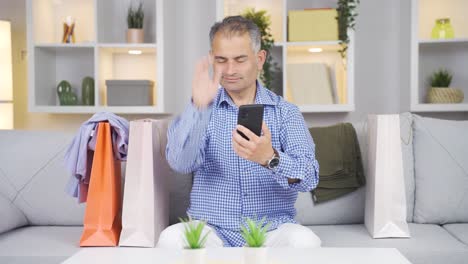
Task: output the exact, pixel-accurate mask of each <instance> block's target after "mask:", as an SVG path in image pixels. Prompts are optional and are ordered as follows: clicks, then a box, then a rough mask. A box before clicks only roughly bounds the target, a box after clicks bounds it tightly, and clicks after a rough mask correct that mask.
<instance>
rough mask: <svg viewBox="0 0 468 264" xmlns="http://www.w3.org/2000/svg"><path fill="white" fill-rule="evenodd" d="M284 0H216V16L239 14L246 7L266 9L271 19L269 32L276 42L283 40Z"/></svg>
mask: <svg viewBox="0 0 468 264" xmlns="http://www.w3.org/2000/svg"><path fill="white" fill-rule="evenodd" d="M285 1H286V0H218V2H217V6H218V10H217V17H218V20H222V18H223V17H226V16H233V15H239V14H241V13H242V12H244V10H245V9H246V8H248V7H255V10H256V11H258V10H267V12H268V14H270V20H271V34H272V36H273V39H274V40H275V41H276V42H282V41H284V40H285V38H284V36H285V29H284V25H285V24H284V23H283V20H282V17H283V13H284V7H285Z"/></svg>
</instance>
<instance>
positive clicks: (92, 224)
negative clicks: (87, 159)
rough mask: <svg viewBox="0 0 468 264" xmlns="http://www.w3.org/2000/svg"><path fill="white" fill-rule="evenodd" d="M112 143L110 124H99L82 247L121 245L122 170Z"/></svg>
mask: <svg viewBox="0 0 468 264" xmlns="http://www.w3.org/2000/svg"><path fill="white" fill-rule="evenodd" d="M112 145H113V144H112V136H111V126H110V124H109V123H107V122H101V123H99V124H98V126H97V138H96V147H95V151H94V156H93V165H92V167H91V176H90V182H89V188H88V198H87V202H86V209H85V216H84V221H83V225H84V230H83V234H82V236H81V240H80V246H82V247H88V246H117V245H118V243H119V235H120V230H121V228H122V222H121V215H120V210H121V205H122V201H121V169H120V161H119V160H117V159H116V157H115V155H114V152H113V150H112Z"/></svg>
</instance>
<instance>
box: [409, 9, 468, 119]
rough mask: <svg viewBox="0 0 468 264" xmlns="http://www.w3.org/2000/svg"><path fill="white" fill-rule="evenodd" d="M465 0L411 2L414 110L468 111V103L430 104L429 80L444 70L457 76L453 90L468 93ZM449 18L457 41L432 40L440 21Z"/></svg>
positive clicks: (467, 32) (412, 109)
mask: <svg viewBox="0 0 468 264" xmlns="http://www.w3.org/2000/svg"><path fill="white" fill-rule="evenodd" d="M467 8H468V1H464V0H446V1H438V0H412V2H411V10H412V11H411V106H410V108H411V111H415V112H466V111H468V102H467V101H468V100H467V99H465V101H464V102H462V103H461V104H429V103H426V97H427V93H428V90H429V86H430V83H429V79H430V76H432V74H433V73H434V72H436V71H438V70H440V69H447V70H448V71H449V72H450V73H451V74H452V76H453V78H452V82H451V84H450V87H452V88H458V89H460V90H462V91H463V93H464V94H465V95H466V94H468V78H467V77H466V69H467V68H468V28H467V27H466V26H465V25H466V23H467V22H468V19H467V17H466V15H465V13H466V12H465V10H467ZM439 18H449V19H450V24H451V25H452V27H453V29H454V32H455V38H453V39H432V38H431V33H432V29H433V28H434V26H435V21H436V19H439Z"/></svg>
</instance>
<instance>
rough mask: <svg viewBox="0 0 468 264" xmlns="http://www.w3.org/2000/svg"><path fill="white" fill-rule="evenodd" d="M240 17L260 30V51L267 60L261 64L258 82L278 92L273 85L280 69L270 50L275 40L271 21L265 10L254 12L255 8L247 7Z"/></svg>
mask: <svg viewBox="0 0 468 264" xmlns="http://www.w3.org/2000/svg"><path fill="white" fill-rule="evenodd" d="M241 16H242V17H244V18H247V19H250V20H252V21H253V22H254V23H255V24H256V25H257V27H258V29H259V30H260V34H261V36H262V37H261V41H260V42H261V43H260V45H261V47H260V49H262V50H264V51H266V52H267V58H266V60H265V63H264V64H263V70H262V72H261V74H260V80H261V81H262V83H263V85H264V86H265V88H267V89H270V90H272V91H273V92H275V93H278V92H279V89H278V88H279V87H276V86H278V85H277V84H275V83H274V79H275V76H276V75H278V74H279V71H280V68H279V66H278V64H277V63H276V62H273V57H272V56H271V50H272V48H273V46H274V43H275V39H274V38H273V35H272V34H271V28H270V26H271V19H270V15H268V12H267V11H266V10H259V11H256V10H255V8H252V7H249V8H246V9H245V10H244V12H243V13H242V14H241Z"/></svg>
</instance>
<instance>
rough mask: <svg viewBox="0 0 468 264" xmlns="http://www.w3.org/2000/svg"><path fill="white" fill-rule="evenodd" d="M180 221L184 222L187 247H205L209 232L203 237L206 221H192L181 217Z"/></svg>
mask: <svg viewBox="0 0 468 264" xmlns="http://www.w3.org/2000/svg"><path fill="white" fill-rule="evenodd" d="M179 220H180V222H182V223H183V224H184V229H185V232H184V235H185V242H186V243H187V247H186V248H187V249H200V248H204V247H205V243H206V239H207V238H208V234H209V232H208V233H206V234H205V235H204V236H203V237H202V232H203V228H204V227H205V225H206V222H204V221H196V222H195V221H192V219H190V218H189V219H183V218H179Z"/></svg>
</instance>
